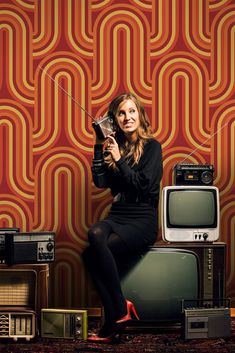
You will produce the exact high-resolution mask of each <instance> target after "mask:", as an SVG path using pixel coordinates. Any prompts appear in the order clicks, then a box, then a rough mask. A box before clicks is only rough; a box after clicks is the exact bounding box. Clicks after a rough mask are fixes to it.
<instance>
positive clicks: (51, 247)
mask: <svg viewBox="0 0 235 353" xmlns="http://www.w3.org/2000/svg"><path fill="white" fill-rule="evenodd" d="M53 249H54V244H53V243H48V244H47V250H48V251H52V250H53Z"/></svg>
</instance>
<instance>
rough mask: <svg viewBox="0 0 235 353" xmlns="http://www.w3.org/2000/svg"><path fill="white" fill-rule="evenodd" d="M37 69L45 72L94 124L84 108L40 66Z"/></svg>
mask: <svg viewBox="0 0 235 353" xmlns="http://www.w3.org/2000/svg"><path fill="white" fill-rule="evenodd" d="M39 68H40V69H41V70H42V71H43V72H45V74H46V75H47V76H48V77H50V79H51V80H52V81H53V82H54V83H55V84H56V85H57V86H58V87H59V88H60V89H61V90H62V91H63V92H64V93H65V94H67V96H68V97H70V98H71V99H72V100H73V101H74V103H76V104H77V105H78V106H79V107H80V108H81V109H82V110H83V111H84V112H85V113H86V114H87V115H89V117H90V118H91V119H92V120H93V121H94V122H96V120H95V118H93V116H92V115H91V114H90V113H89V112H88V111H87V110H86V109H85V108H83V107H82V106H81V104H80V103H79V102H78V101H77V100H76V99H74V98H73V96H72V95H71V94H69V93H68V92H67V91H66V90H65V89H64V88H63V87H62V86H61V85H60V84H59V83H58V82H57V81H56V80H55V79H54V78H53V77H52V76H51V75H49V74H48V72H47V71H45V70H44V69H43V68H42V67H41V66H40V65H39Z"/></svg>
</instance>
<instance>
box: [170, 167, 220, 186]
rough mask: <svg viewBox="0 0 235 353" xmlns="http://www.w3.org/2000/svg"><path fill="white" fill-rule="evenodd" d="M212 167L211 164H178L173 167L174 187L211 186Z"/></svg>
mask: <svg viewBox="0 0 235 353" xmlns="http://www.w3.org/2000/svg"><path fill="white" fill-rule="evenodd" d="M213 173H214V166H213V165H211V164H193V163H178V164H176V165H175V167H174V183H175V185H212V184H213Z"/></svg>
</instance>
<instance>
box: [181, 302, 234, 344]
mask: <svg viewBox="0 0 235 353" xmlns="http://www.w3.org/2000/svg"><path fill="white" fill-rule="evenodd" d="M186 302H189V301H186ZM193 302H194V304H195V303H196V302H197V303H196V306H193V307H192V306H190V307H185V308H184V309H183V311H182V313H183V317H182V318H183V322H182V336H183V338H184V339H196V338H216V337H230V336H231V315H230V300H229V299H211V300H210V299H205V300H193V301H192V302H191V303H193ZM202 302H204V304H203V305H201V303H202ZM199 303H200V304H199Z"/></svg>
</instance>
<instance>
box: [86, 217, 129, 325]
mask: <svg viewBox="0 0 235 353" xmlns="http://www.w3.org/2000/svg"><path fill="white" fill-rule="evenodd" d="M88 239H89V242H90V246H89V247H88V248H87V249H86V250H85V251H84V253H83V258H84V261H85V263H86V266H87V268H88V270H89V272H90V274H91V276H92V278H93V280H94V283H95V285H96V288H97V290H98V292H99V294H100V297H101V301H102V303H103V306H104V312H105V321H106V322H107V321H110V322H113V321H116V320H117V319H118V318H120V317H121V316H123V315H125V314H126V302H125V298H124V296H123V293H122V290H121V285H120V278H119V273H118V269H117V263H116V260H117V259H120V258H121V257H122V256H123V255H126V254H128V252H129V249H128V247H127V246H126V244H125V242H124V241H123V240H122V239H121V238H120V237H119V235H117V234H115V233H113V232H112V228H111V226H110V225H109V224H107V223H105V222H102V221H101V222H98V223H97V224H95V225H94V226H93V227H92V228H91V229H90V230H89V233H88Z"/></svg>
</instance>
